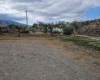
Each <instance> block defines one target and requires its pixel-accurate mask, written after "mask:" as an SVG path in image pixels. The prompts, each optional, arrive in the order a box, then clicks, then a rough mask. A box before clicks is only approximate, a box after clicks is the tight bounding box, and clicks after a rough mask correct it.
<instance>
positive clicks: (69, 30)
mask: <svg viewBox="0 0 100 80" xmlns="http://www.w3.org/2000/svg"><path fill="white" fill-rule="evenodd" d="M73 30H74V28H73V26H72V25H67V26H66V27H65V28H63V34H65V35H71V34H72V33H73Z"/></svg>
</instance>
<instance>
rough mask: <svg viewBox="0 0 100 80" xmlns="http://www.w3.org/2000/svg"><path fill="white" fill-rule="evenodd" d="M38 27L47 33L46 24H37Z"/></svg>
mask: <svg viewBox="0 0 100 80" xmlns="http://www.w3.org/2000/svg"><path fill="white" fill-rule="evenodd" d="M38 25H39V26H40V28H42V29H43V32H44V33H46V34H47V32H48V24H46V23H44V22H38Z"/></svg>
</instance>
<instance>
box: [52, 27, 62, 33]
mask: <svg viewBox="0 0 100 80" xmlns="http://www.w3.org/2000/svg"><path fill="white" fill-rule="evenodd" d="M53 31H59V32H63V30H62V29H60V28H57V27H56V28H53Z"/></svg>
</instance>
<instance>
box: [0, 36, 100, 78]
mask: <svg viewBox="0 0 100 80" xmlns="http://www.w3.org/2000/svg"><path fill="white" fill-rule="evenodd" d="M99 53H100V52H99V51H95V50H92V49H87V48H84V47H81V46H77V45H75V44H73V43H71V42H66V43H65V42H61V41H60V40H56V39H54V38H36V37H35V38H23V39H16V40H0V80H100V55H99Z"/></svg>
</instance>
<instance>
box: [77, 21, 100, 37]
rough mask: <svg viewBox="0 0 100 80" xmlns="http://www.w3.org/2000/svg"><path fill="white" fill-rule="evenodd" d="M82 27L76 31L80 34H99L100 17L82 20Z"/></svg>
mask: <svg viewBox="0 0 100 80" xmlns="http://www.w3.org/2000/svg"><path fill="white" fill-rule="evenodd" d="M82 24H83V27H82V28H81V29H80V30H79V31H78V34H81V35H92V36H100V19H95V20H91V21H85V22H82Z"/></svg>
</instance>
